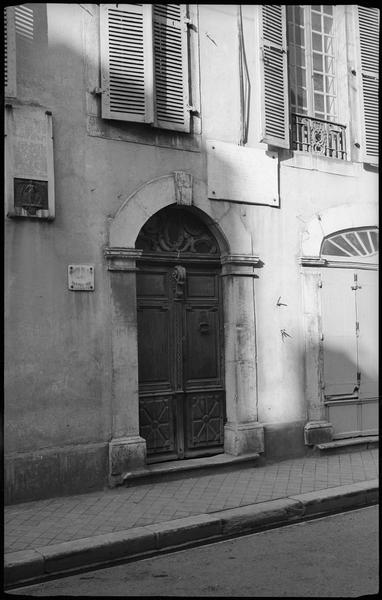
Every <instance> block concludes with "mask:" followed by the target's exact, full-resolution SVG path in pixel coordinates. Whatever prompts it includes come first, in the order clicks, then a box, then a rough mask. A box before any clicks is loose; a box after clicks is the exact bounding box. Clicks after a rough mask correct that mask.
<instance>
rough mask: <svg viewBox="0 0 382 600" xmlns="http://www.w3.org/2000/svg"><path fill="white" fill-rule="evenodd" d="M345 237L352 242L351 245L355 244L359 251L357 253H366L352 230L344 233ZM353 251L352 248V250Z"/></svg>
mask: <svg viewBox="0 0 382 600" xmlns="http://www.w3.org/2000/svg"><path fill="white" fill-rule="evenodd" d="M346 237H347V239H348V240H349V242H351V243H352V244H353V246H355V247H356V248H357V250H358V252H359V254H366V252H365V250H364V249H363V248H362V246H361V244H360V243H359V241H358V238H357V235H356V234H355V233H354V232H353V231H352V232H349V233H347V234H346ZM353 252H354V250H353Z"/></svg>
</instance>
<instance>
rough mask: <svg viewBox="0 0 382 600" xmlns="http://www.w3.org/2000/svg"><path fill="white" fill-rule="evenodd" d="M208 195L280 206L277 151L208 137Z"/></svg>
mask: <svg viewBox="0 0 382 600" xmlns="http://www.w3.org/2000/svg"><path fill="white" fill-rule="evenodd" d="M206 147H207V177H208V197H209V198H210V199H211V200H228V201H231V202H245V203H247V204H267V205H269V206H279V204H280V200H279V191H278V188H279V182H278V177H279V175H278V162H279V161H278V154H277V152H269V151H266V149H265V148H250V147H247V146H238V145H237V144H229V143H227V142H220V141H213V140H207V142H206Z"/></svg>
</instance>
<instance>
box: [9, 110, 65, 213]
mask: <svg viewBox="0 0 382 600" xmlns="http://www.w3.org/2000/svg"><path fill="white" fill-rule="evenodd" d="M5 188H6V189H5V192H6V201H7V216H8V217H29V218H35V219H36V218H37V219H53V218H54V172H53V131H52V115H51V113H50V111H47V110H46V109H45V108H43V107H40V106H29V105H24V104H16V103H14V104H7V105H6V114H5Z"/></svg>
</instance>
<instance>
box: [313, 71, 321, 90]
mask: <svg viewBox="0 0 382 600" xmlns="http://www.w3.org/2000/svg"><path fill="white" fill-rule="evenodd" d="M313 85H314V91H315V92H323V91H324V76H323V75H319V74H318V73H314V75H313Z"/></svg>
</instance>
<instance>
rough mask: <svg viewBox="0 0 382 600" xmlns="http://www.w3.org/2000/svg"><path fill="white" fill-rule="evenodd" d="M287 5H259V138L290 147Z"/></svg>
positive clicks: (268, 142) (275, 144)
mask: <svg viewBox="0 0 382 600" xmlns="http://www.w3.org/2000/svg"><path fill="white" fill-rule="evenodd" d="M285 9H286V7H285V5H281V4H262V5H261V6H260V43H261V59H260V72H261V83H262V86H261V88H262V89H261V98H262V110H261V123H262V127H261V140H260V141H262V142H266V143H267V144H271V145H273V146H279V147H281V148H289V109H288V63H287V41H286V15H285V13H286V10H285Z"/></svg>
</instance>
